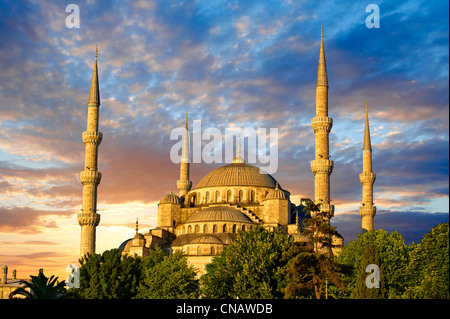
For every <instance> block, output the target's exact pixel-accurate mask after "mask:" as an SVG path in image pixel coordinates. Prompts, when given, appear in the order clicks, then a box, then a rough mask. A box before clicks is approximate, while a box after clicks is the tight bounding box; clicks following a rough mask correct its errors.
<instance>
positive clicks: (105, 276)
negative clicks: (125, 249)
mask: <svg viewBox="0 0 450 319" xmlns="http://www.w3.org/2000/svg"><path fill="white" fill-rule="evenodd" d="M141 262H142V260H141V258H138V257H137V258H133V257H129V256H123V257H122V256H121V251H120V250H119V249H111V250H106V251H104V252H103V253H102V254H101V255H100V254H94V255H87V256H85V257H83V258H81V259H80V264H81V267H80V288H78V289H77V288H72V289H74V291H77V292H78V293H79V295H80V296H81V297H82V298H85V299H130V298H133V297H134V296H135V295H136V293H137V287H138V286H139V282H140V280H141V277H142V275H141V274H142V270H141Z"/></svg>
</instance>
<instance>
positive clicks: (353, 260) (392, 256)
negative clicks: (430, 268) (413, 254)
mask: <svg viewBox="0 0 450 319" xmlns="http://www.w3.org/2000/svg"><path fill="white" fill-rule="evenodd" d="M371 244H373V245H375V246H376V248H377V249H378V252H379V256H380V259H381V260H382V262H383V267H384V274H385V275H384V278H385V279H386V287H387V294H388V295H387V297H388V298H400V297H401V295H402V294H403V292H404V290H405V280H406V267H407V265H408V263H409V250H410V249H409V248H408V246H407V245H406V244H405V240H404V239H403V237H402V236H401V235H400V234H399V233H397V232H396V231H393V232H391V234H388V232H387V231H385V230H383V229H372V230H370V231H368V232H366V233H364V234H358V237H357V239H356V240H353V241H350V242H349V243H348V244H347V246H345V247H344V248H343V251H342V252H341V253H340V255H339V257H338V262H339V263H342V264H346V265H348V266H349V267H351V269H352V270H351V271H350V272H349V273H348V275H347V276H346V278H345V283H346V286H347V290H348V291H349V292H350V298H356V295H355V292H356V281H357V277H358V271H359V270H360V269H361V267H362V263H363V260H364V250H365V249H366V247H367V246H368V245H371Z"/></svg>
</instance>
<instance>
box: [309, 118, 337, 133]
mask: <svg viewBox="0 0 450 319" xmlns="http://www.w3.org/2000/svg"><path fill="white" fill-rule="evenodd" d="M311 126H312V128H313V130H314V133H318V132H325V133H329V132H330V131H331V128H332V127H333V119H332V118H331V117H327V116H316V117H313V118H312V119H311Z"/></svg>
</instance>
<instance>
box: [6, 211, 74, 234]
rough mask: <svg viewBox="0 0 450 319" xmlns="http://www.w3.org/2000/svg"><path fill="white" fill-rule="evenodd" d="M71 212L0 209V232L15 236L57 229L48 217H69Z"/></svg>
mask: <svg viewBox="0 0 450 319" xmlns="http://www.w3.org/2000/svg"><path fill="white" fill-rule="evenodd" d="M71 214H73V212H71V211H42V210H36V209H33V208H30V207H1V206H0V231H1V232H5V233H15V234H37V233H43V232H44V231H45V228H55V227H57V225H56V223H55V221H54V220H51V219H48V216H70V215H71Z"/></svg>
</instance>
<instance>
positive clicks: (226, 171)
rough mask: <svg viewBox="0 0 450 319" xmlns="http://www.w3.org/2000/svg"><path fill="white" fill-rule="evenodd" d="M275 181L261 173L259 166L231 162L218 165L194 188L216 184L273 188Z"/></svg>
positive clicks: (214, 185)
mask: <svg viewBox="0 0 450 319" xmlns="http://www.w3.org/2000/svg"><path fill="white" fill-rule="evenodd" d="M276 184H277V181H276V180H275V179H274V178H273V177H272V176H271V175H269V174H264V173H261V171H260V168H259V167H256V166H253V165H249V164H244V163H233V164H229V165H225V166H222V167H219V168H217V169H215V170H213V171H212V172H210V173H209V174H207V175H206V176H205V177H203V178H202V179H201V181H200V182H199V183H198V185H197V187H196V188H203V187H216V186H253V187H269V188H275V186H276Z"/></svg>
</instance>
